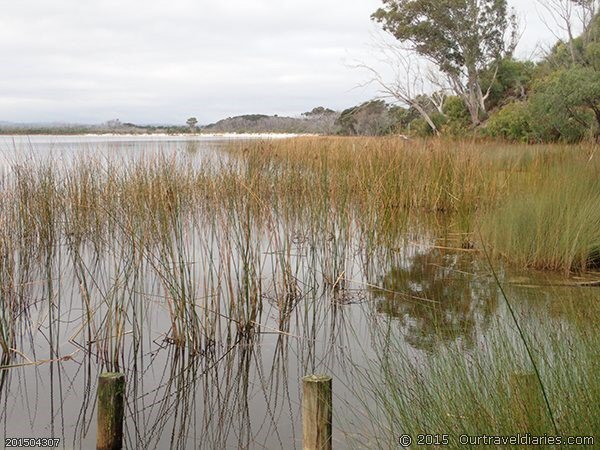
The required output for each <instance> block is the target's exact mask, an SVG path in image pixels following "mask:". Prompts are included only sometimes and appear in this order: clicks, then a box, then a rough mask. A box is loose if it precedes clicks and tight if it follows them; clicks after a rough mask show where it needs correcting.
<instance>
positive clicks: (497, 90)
mask: <svg viewBox="0 0 600 450" xmlns="http://www.w3.org/2000/svg"><path fill="white" fill-rule="evenodd" d="M534 72H535V64H534V63H533V62H532V61H517V60H515V59H513V58H505V59H503V60H502V61H501V62H500V65H499V66H498V70H497V71H496V70H495V69H492V68H490V69H488V70H486V71H485V72H484V74H483V76H482V78H483V80H484V82H483V84H484V85H485V86H489V85H490V83H491V88H490V95H489V97H488V99H487V100H486V105H487V107H488V109H489V110H492V109H494V108H496V107H498V106H502V105H504V104H506V103H509V102H511V101H515V100H524V99H525V98H526V97H527V93H528V92H529V89H530V87H531V82H532V79H533V76H534ZM494 75H496V76H495V79H494Z"/></svg>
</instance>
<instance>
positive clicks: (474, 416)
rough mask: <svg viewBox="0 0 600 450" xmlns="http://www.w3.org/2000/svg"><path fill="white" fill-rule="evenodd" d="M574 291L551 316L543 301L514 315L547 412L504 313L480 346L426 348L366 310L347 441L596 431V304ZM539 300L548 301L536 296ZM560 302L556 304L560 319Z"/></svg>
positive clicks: (599, 393)
mask: <svg viewBox="0 0 600 450" xmlns="http://www.w3.org/2000/svg"><path fill="white" fill-rule="evenodd" d="M563 295H564V293H563ZM563 295H558V294H557V296H558V297H559V298H560V301H562V300H566V299H565V298H564V297H563ZM576 296H577V299H578V301H577V302H569V301H566V302H562V305H561V307H560V308H557V306H556V305H555V306H554V308H553V312H550V313H549V311H548V308H547V307H548V305H547V304H544V307H543V308H539V309H538V310H535V309H534V310H533V311H532V310H531V309H528V308H523V305H520V307H519V309H520V311H519V313H518V320H519V323H520V325H521V327H522V328H523V329H524V331H525V335H526V339H527V342H528V344H529V345H530V346H532V347H533V348H534V352H533V355H534V358H535V362H536V365H537V366H538V368H539V370H540V377H541V379H542V381H543V384H544V387H545V391H546V393H547V396H548V403H549V405H550V411H551V414H550V413H549V411H548V409H547V406H546V404H545V401H544V398H543V394H542V392H541V390H540V385H539V383H538V382H537V381H536V380H535V375H534V374H533V369H532V365H531V361H530V359H529V357H528V356H527V352H526V350H525V348H524V345H523V342H522V340H521V338H520V337H519V336H518V335H517V332H516V331H515V329H514V326H513V325H512V324H511V323H510V320H509V319H508V317H507V315H506V312H504V313H501V314H500V315H499V316H498V317H496V318H494V321H493V323H491V324H490V325H491V326H490V328H489V329H488V330H487V331H486V332H485V334H484V335H482V336H480V340H479V342H478V343H477V345H475V346H473V347H468V346H465V345H464V342H462V341H461V340H460V339H456V340H455V341H451V342H442V341H440V342H437V344H436V345H435V346H434V347H433V349H432V350H430V351H429V352H428V353H424V352H420V351H415V350H414V349H411V348H410V346H408V345H407V342H406V340H405V338H404V337H403V334H402V331H401V329H400V323H399V322H398V321H397V320H394V319H388V318H384V317H381V316H379V317H373V323H372V334H373V341H374V342H375V346H374V350H373V349H369V350H368V352H369V353H368V355H369V360H368V361H369V363H367V364H366V365H365V366H362V367H355V371H354V374H355V375H356V380H355V382H356V388H355V389H353V391H354V392H355V393H356V395H357V396H358V397H359V398H360V399H361V400H362V403H361V404H362V408H358V409H357V410H356V411H359V412H360V414H361V415H360V416H357V417H356V418H355V419H350V420H349V421H350V422H352V428H351V429H352V430H353V431H354V432H350V433H349V434H348V437H349V439H350V441H351V442H353V443H354V445H356V448H396V447H397V443H398V439H399V436H400V435H402V434H409V435H411V436H412V437H413V439H414V443H415V444H416V443H417V436H418V435H419V434H425V435H440V437H439V438H438V441H437V444H438V445H441V435H442V434H447V435H449V445H450V447H451V448H459V447H463V446H467V447H468V446H469V445H460V444H461V443H460V442H459V436H460V435H463V434H464V435H470V436H481V435H488V436H489V435H500V436H502V435H504V436H514V435H517V433H520V434H521V435H525V434H526V433H529V434H530V435H533V436H544V435H546V436H555V435H556V434H557V431H558V434H560V435H562V436H565V437H566V436H594V435H595V434H597V431H598V430H599V429H600V413H599V412H598V409H597V408H596V406H595V405H597V404H598V400H599V399H600V382H599V381H598V377H597V356H596V349H597V348H598V345H599V344H600V339H599V336H598V333H594V332H590V327H595V326H597V325H598V321H597V320H596V319H593V320H592V321H591V323H590V320H589V315H590V314H592V315H594V317H598V312H599V311H598V310H599V305H598V304H597V302H594V301H593V295H592V294H591V293H589V290H587V291H584V290H580V291H579V292H577V293H576ZM582 299H584V303H585V307H584V308H582V307H581V301H582ZM536 302H542V303H545V302H543V300H542V298H541V297H540V298H538V299H537V300H536ZM534 303H535V302H534ZM552 303H554V302H552ZM557 309H560V310H562V311H561V312H560V313H559V314H560V316H558V317H557V316H556V315H555V314H556V310H557ZM586 316H587V318H586ZM548 323H550V324H553V325H550V326H549V325H548ZM541 324H544V325H541ZM559 324H560V325H559ZM440 334H443V333H442V332H441V331H440ZM524 374H529V375H528V377H529V379H530V380H531V382H530V383H529V384H527V383H525V384H523V379H524V377H523V375H524ZM553 420H554V421H555V423H556V429H555V428H554V424H553ZM357 430H362V433H356V431H357ZM429 439H431V438H429ZM434 439H435V438H434ZM427 442H428V444H429V446H435V444H436V442H431V440H428V441H427ZM480 444H481V443H480ZM471 446H472V447H473V448H475V447H478V446H477V445H475V444H474V443H471ZM542 447H543V446H542ZM548 447H552V446H551V445H550V446H548ZM503 448H519V446H510V445H507V446H503Z"/></svg>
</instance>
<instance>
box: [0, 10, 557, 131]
mask: <svg viewBox="0 0 600 450" xmlns="http://www.w3.org/2000/svg"><path fill="white" fill-rule="evenodd" d="M0 1H1V4H2V11H1V13H0V55H1V58H2V64H1V66H0V121H13V122H78V123H99V122H104V121H107V120H109V119H115V118H119V119H121V120H122V121H124V122H134V123H175V124H183V123H184V122H185V120H186V119H187V118H188V117H190V116H192V115H193V116H196V117H197V118H198V119H199V121H200V123H209V122H212V121H216V120H218V119H221V118H224V117H228V116H233V115H238V114H246V113H266V114H280V115H284V114H285V115H298V114H300V113H302V112H304V111H307V110H310V109H312V108H313V107H315V106H319V105H322V106H326V107H330V108H333V109H343V108H346V107H349V106H352V105H354V104H356V103H359V102H361V101H365V100H368V99H370V98H372V97H374V96H375V95H376V89H375V88H374V87H358V86H360V85H361V83H363V82H364V81H365V80H366V78H367V76H366V74H365V73H364V72H363V71H361V70H358V69H352V68H351V67H350V66H351V65H352V64H353V63H355V62H356V61H363V62H365V63H370V61H371V60H372V58H374V55H373V47H372V42H373V34H374V33H376V32H377V30H378V29H379V28H378V26H377V24H374V23H372V21H371V20H370V14H371V13H372V12H373V11H375V10H376V9H377V8H378V7H379V6H380V5H381V2H380V1H379V0H220V1H218V0H169V1H163V0H118V1H116V0H101V1H91V0H52V1H45V0H18V1H13V2H10V1H8V0H0ZM532 3H533V2H531V1H517V0H514V1H513V4H514V5H515V6H516V7H517V9H518V10H519V13H520V15H521V18H522V22H523V25H524V26H525V34H524V36H523V38H522V40H521V46H520V48H519V52H518V54H519V55H521V56H527V55H529V54H530V53H531V52H533V51H534V49H535V47H536V43H537V42H538V41H543V42H546V43H548V42H551V41H552V39H553V38H552V36H551V34H550V33H549V32H548V31H547V30H546V29H545V28H544V26H543V24H542V23H541V21H540V19H539V17H538V14H537V13H536V9H535V6H534V5H533V4H532Z"/></svg>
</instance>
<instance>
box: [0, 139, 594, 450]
mask: <svg viewBox="0 0 600 450" xmlns="http://www.w3.org/2000/svg"><path fill="white" fill-rule="evenodd" d="M262 138H263V139H264V136H263V137H262ZM271 142H272V141H271V140H269V139H267V140H266V141H265V140H263V141H258V140H252V139H249V138H248V137H243V138H235V139H234V138H232V137H208V138H202V137H200V138H198V137H150V136H143V137H128V136H110V137H107V136H69V137H56V136H32V137H21V136H18V137H17V136H15V137H11V136H2V137H0V155H1V156H0V158H1V162H0V164H2V167H3V171H2V181H1V183H2V187H3V191H2V197H1V198H0V211H2V214H3V216H2V220H3V223H2V227H3V232H2V234H1V235H0V244H1V247H0V248H1V250H2V253H1V255H2V263H1V269H2V270H1V271H0V286H1V291H0V294H1V296H2V317H1V320H0V331H1V333H0V334H1V336H2V337H1V339H0V340H1V342H2V346H1V347H0V355H1V357H2V363H1V364H0V365H2V366H3V368H4V370H2V371H1V372H0V377H1V378H0V401H2V404H3V409H2V412H1V413H0V420H1V421H2V427H3V435H4V436H5V437H55V438H60V439H61V448H92V447H93V446H94V445H95V444H94V443H95V439H96V397H95V395H96V388H97V378H98V375H99V373H100V372H102V371H106V370H110V371H121V372H123V373H125V375H126V379H127V390H126V408H125V414H126V421H125V428H126V437H125V444H126V447H127V448H157V449H158V448H159V449H163V448H207V449H220V448H223V449H224V448H269V449H275V448H284V449H289V448H301V443H302V422H301V398H302V397H301V394H302V393H301V379H302V377H303V376H305V375H308V374H313V373H324V374H329V375H331V376H332V377H333V392H334V405H333V408H334V419H333V420H334V425H333V428H334V431H333V439H334V447H335V448H367V447H368V448H375V447H384V446H386V444H384V442H388V443H389V439H394V436H395V435H396V434H397V435H400V434H401V433H402V432H404V431H406V430H408V425H406V424H404V423H403V422H402V421H398V420H397V417H396V418H392V416H393V414H391V413H389V411H388V412H386V410H385V407H384V408H382V406H381V405H382V404H383V403H382V399H383V398H386V397H388V398H390V399H392V398H394V397H395V396H396V395H398V394H397V393H395V392H393V389H392V388H393V387H394V386H395V385H394V384H393V383H389V384H386V380H387V381H390V380H388V377H390V376H391V375H392V374H397V375H398V376H402V377H403V378H402V380H398V379H397V382H398V383H399V386H400V388H399V389H401V390H405V391H406V393H411V392H412V393H415V392H419V390H420V389H422V386H421V384H423V385H428V383H434V384H436V389H437V387H440V389H442V388H444V387H443V386H442V384H440V383H441V381H440V380H443V379H448V378H452V377H457V378H456V379H457V380H459V379H460V378H459V375H460V374H459V375H457V372H456V370H458V369H457V368H458V367H461V368H462V367H463V363H464V364H465V366H464V367H471V365H473V366H476V367H478V368H480V367H483V366H485V364H489V367H488V366H485V367H487V369H486V371H481V372H478V371H477V370H475V372H472V373H471V372H469V374H470V375H469V377H470V378H469V382H468V383H467V382H466V381H464V380H462V382H461V383H460V384H461V386H462V385H463V384H464V385H465V386H470V388H469V389H474V390H475V391H477V394H476V395H475V394H473V395H474V398H483V397H479V396H480V395H481V396H484V397H485V396H489V395H493V392H494V389H495V388H498V386H499V385H498V384H497V383H498V380H497V379H496V378H494V377H491V376H490V378H486V377H485V376H484V375H482V374H488V373H498V374H499V373H500V369H498V367H505V368H506V370H507V373H506V374H503V375H502V376H503V377H505V378H506V377H509V376H510V373H512V372H514V371H530V370H531V367H530V361H529V359H528V356H527V352H526V349H525V348H524V347H523V344H522V342H521V337H520V335H519V329H518V327H516V326H515V321H514V320H513V315H512V314H513V313H514V314H515V316H516V318H518V323H519V325H520V327H521V328H522V331H524V333H525V334H526V336H527V340H528V342H529V344H530V345H531V347H533V348H534V349H535V350H534V353H535V355H536V356H538V357H539V360H540V361H539V366H540V367H539V369H540V371H541V374H542V375H543V376H544V377H548V378H549V379H552V374H553V373H554V372H555V365H556V364H558V362H559V361H560V370H558V371H556V373H558V372H560V371H565V370H566V368H565V364H564V360H563V358H564V355H565V354H567V353H568V352H571V354H572V355H574V354H576V351H575V350H573V349H574V348H575V349H577V348H578V349H579V351H581V352H582V353H584V354H585V353H586V350H587V349H588V341H587V340H586V339H587V338H585V336H588V332H590V330H591V333H592V335H595V334H596V331H597V325H598V321H597V318H596V317H597V316H596V315H595V314H592V313H590V314H589V315H583V316H582V315H581V314H580V313H579V312H580V309H582V308H583V309H587V310H588V311H590V312H593V311H597V303H598V302H597V300H598V291H597V290H595V289H597V288H592V287H584V286H582V285H577V284H576V283H574V282H573V280H572V279H567V278H565V277H564V276H561V275H555V274H550V273H544V272H536V271H523V270H517V269H516V268H515V267H511V266H509V265H507V264H505V263H503V262H502V260H497V259H490V258H487V257H486V256H485V254H484V253H482V252H481V251H478V250H477V249H473V248H471V246H466V245H463V239H462V233H463V231H461V230H460V229H459V228H458V227H457V226H456V224H455V223H448V224H440V223H436V224H435V225H432V224H431V220H430V219H432V217H433V216H434V214H432V215H431V216H428V218H427V219H423V220H421V219H419V218H417V219H415V218H412V217H411V218H407V219H406V220H405V222H404V224H403V225H402V226H399V227H398V229H394V230H388V229H387V228H386V229H385V232H384V231H383V228H380V225H377V224H375V222H374V224H370V223H368V222H367V221H366V218H365V216H364V215H361V214H358V213H356V211H355V210H354V209H352V208H353V207H350V206H347V205H346V204H345V203H343V204H342V203H339V202H337V200H334V197H333V194H332V198H331V199H316V198H315V199H313V201H314V202H315V204H316V203H317V202H321V201H322V202H323V203H322V204H321V203H319V206H318V207H314V208H313V207H311V206H310V204H307V203H305V202H304V200H300V198H301V196H302V198H304V196H309V197H307V198H310V195H311V194H310V192H308V193H307V192H304V191H303V192H302V193H300V192H299V193H298V194H297V195H298V197H297V198H298V203H297V204H294V203H293V201H285V202H282V201H280V200H279V197H276V196H273V197H269V196H265V195H263V194H262V193H263V192H271V191H273V190H274V189H276V187H274V186H272V185H271V183H272V181H270V179H269V178H268V174H273V173H279V171H282V173H285V176H286V177H288V178H289V176H292V175H293V174H292V175H290V174H288V173H286V172H284V170H285V169H282V168H280V167H279V166H277V163H276V162H273V161H272V160H268V161H265V160H263V159H257V158H254V157H253V156H252V155H254V154H255V153H257V152H261V151H265V152H271V151H273V149H272V147H271ZM307 170H308V169H307ZM330 170H335V169H333V168H332V169H330ZM294 173H295V174H298V175H297V176H299V177H302V176H304V175H303V172H302V169H301V168H296V169H295V172H294ZM306 176H308V175H306ZM319 182H320V181H319V180H316V181H315V186H316V183H319ZM294 186H298V184H294V183H290V188H289V189H290V191H289V196H290V197H289V198H292V199H293V198H295V197H294V195H296V194H294V191H293V188H294ZM286 195H288V194H286ZM285 198H286V199H287V198H288V197H285ZM352 201H353V198H352V194H349V197H348V200H347V202H349V204H350V203H351V202H352ZM375 231H377V232H378V233H380V234H381V235H382V236H378V237H376V238H375V237H373V236H372V235H371V233H374V232H375ZM501 288H503V289H501ZM505 297H506V299H508V301H509V302H508V303H507V301H506V299H505ZM594 308H595V309H594ZM500 342H501V343H502V344H501V347H502V348H501V349H500V350H498V349H496V348H495V347H494V346H495V345H496V344H498V343H500ZM498 345H500V344H498ZM563 345H564V348H563V347H562V346H563ZM491 347H494V349H492V348H491ZM498 351H499V352H500V353H498ZM565 352H566V353H565ZM498 354H500V355H501V358H500V357H497V355H498ZM390 358H391V362H390ZM449 361H452V362H449ZM482 361H483V362H482ZM591 361H592V362H594V361H595V362H596V363H597V358H595V359H592V360H591ZM496 364H497V366H496ZM400 366H401V367H402V368H401V369H400V368H399V367H400ZM586 367H587V366H582V368H581V369H580V370H581V372H582V374H579V372H578V371H575V370H574V371H573V372H568V373H567V375H565V377H566V376H569V377H571V376H572V377H575V378H569V379H571V380H572V383H573V385H581V383H585V380H587V378H586V376H587V375H585V374H586V373H587V372H586V370H587V369H586ZM488 369H489V371H488ZM445 370H448V375H447V377H448V378H446V375H444V373H443V372H440V371H445ZM461 370H462V369H461ZM465 370H470V369H465ZM509 372H510V373H509ZM561 373H562V372H561ZM575 375H577V376H575ZM580 375H581V377H580V378H578V377H579V376H580ZM467 378H468V377H467ZM503 379H504V378H503ZM506 379H507V378H506ZM435 380H437V381H435ZM379 383H381V384H379ZM548 383H549V384H548V386H549V387H548V389H550V394H549V396H550V400H551V401H552V402H554V403H560V404H563V403H562V402H563V400H562V399H563V397H562V396H563V394H564V392H563V391H561V390H560V389H558V390H553V389H554V388H553V386H554V384H553V381H549V382H548ZM457 384H458V381H457ZM453 386H454V384H453V383H450V384H449V385H448V386H446V387H445V388H444V389H446V390H448V389H450V390H451V389H453ZM498 389H499V391H501V392H502V394H501V395H509V394H510V392H509V391H508V390H506V391H505V390H503V389H504V388H502V389H500V388H498ZM436 392H437V391H436ZM423 395H426V394H423ZM461 395H466V394H464V393H463V394H461ZM565 395H566V394H565ZM593 395H595V394H593ZM420 398H422V400H423V401H425V400H426V399H425V398H424V397H420ZM457 399H458V400H457ZM457 399H455V400H457V401H459V400H460V399H461V397H460V396H458V397H457ZM430 400H431V401H433V397H432V398H431V399H430ZM411 401H417V398H416V397H413V398H412V400H411ZM554 403H553V404H554ZM410 405H412V406H410V407H411V408H413V407H414V408H415V409H414V414H415V417H421V416H419V414H423V410H426V409H427V408H429V407H428V406H427V405H426V404H423V405H419V404H418V402H417V403H415V404H413V403H411V404H410ZM388 406H389V405H388ZM438 406H439V405H438ZM408 407H409V405H408V404H407V408H408ZM468 409H472V408H468ZM559 409H560V408H559ZM561 411H562V413H561V414H563V416H561V417H562V419H561V418H559V420H562V421H563V422H562V423H567V422H566V421H567V419H566V418H565V417H566V416H565V414H566V413H565V412H564V410H561ZM455 412H456V411H447V412H445V413H447V414H449V415H452V414H454V413H455ZM407 413H408V412H407ZM445 413H444V414H445ZM465 414H466V413H465ZM458 415H460V414H458ZM420 422H421V423H426V417H425V418H422V419H421V420H420ZM497 423H500V422H497ZM569 423H570V422H569ZM396 427H398V428H397V429H396ZM400 427H406V428H405V429H401V428H400ZM499 427H500V426H499ZM465 429H467V431H468V427H467V428H465ZM500 429H504V428H502V427H500ZM463 431H464V430H463ZM492 431H494V430H490V433H491V432H492ZM423 432H432V433H433V432H437V433H453V432H455V430H447V429H439V430H430V431H427V430H423ZM386 433H387V437H386V436H384V434H386ZM385 439H388V441H385Z"/></svg>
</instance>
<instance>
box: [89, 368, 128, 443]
mask: <svg viewBox="0 0 600 450" xmlns="http://www.w3.org/2000/svg"><path fill="white" fill-rule="evenodd" d="M124 397H125V375H123V374H122V373H117V372H106V373H102V374H101V375H100V378H99V379H98V430H97V432H96V433H97V434H96V449H97V450H121V448H122V447H123V414H124V406H125V402H124Z"/></svg>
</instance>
